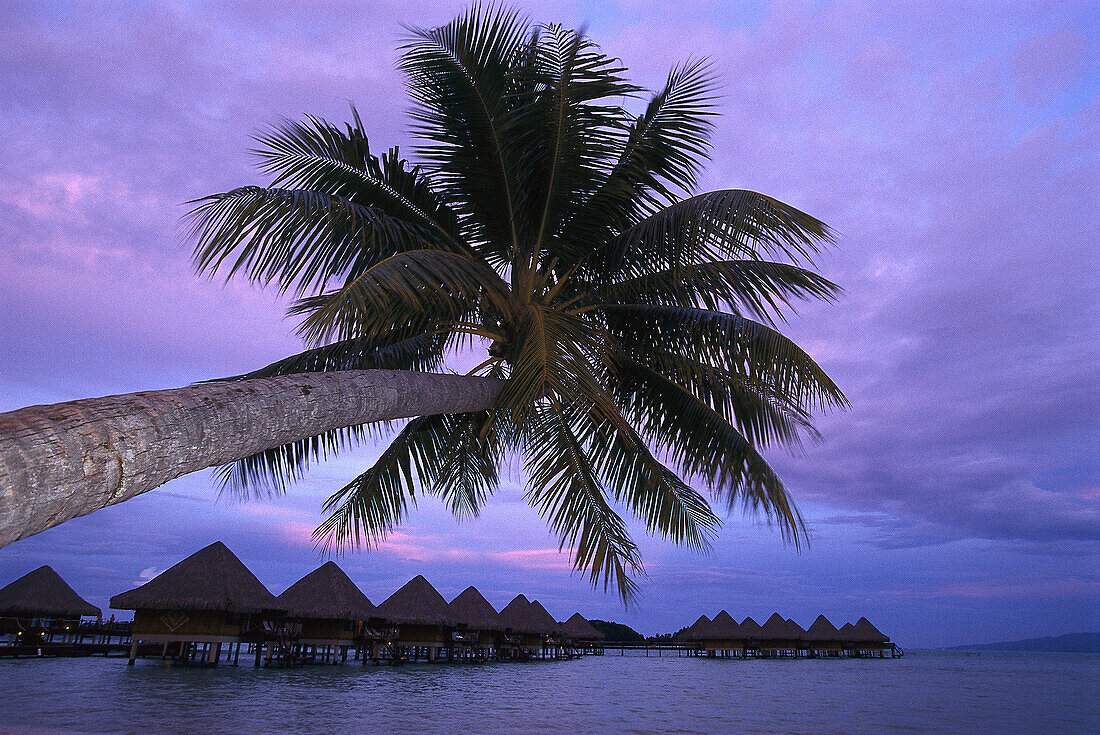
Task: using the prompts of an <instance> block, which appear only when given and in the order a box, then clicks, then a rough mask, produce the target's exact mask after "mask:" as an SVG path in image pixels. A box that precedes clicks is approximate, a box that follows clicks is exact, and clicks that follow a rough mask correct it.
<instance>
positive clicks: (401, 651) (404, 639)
mask: <svg viewBox="0 0 1100 735" xmlns="http://www.w3.org/2000/svg"><path fill="white" fill-rule="evenodd" d="M378 617H380V618H382V619H383V620H385V621H386V623H388V624H389V625H390V626H392V627H395V628H396V630H395V631H393V632H392V633H391V637H392V640H391V644H392V646H395V647H396V651H395V652H394V653H395V654H396V656H395V658H396V657H401V658H403V657H405V656H411V657H412V658H413V659H416V658H419V656H420V655H421V654H423V655H424V656H425V657H426V658H427V660H428V661H435V660H436V659H437V658H438V657H439V653H440V651H441V650H442V649H443V648H444V647H445V646H449V645H450V643H451V638H450V629H452V628H454V627H455V626H454V616H453V614H452V613H451V608H450V606H448V605H447V601H446V600H444V599H443V596H442V595H440V594H439V592H437V591H436V589H435V587H432V586H431V584H429V583H428V580H426V579H424V577H423V576H422V575H419V574H418V575H416V576H415V577H413V578H412V579H410V580H409V581H408V582H406V583H405V586H403V587H402V588H401V589H399V590H397V591H396V592H394V593H393V594H392V595H390V596H389V597H388V598H386V600H385V602H383V603H382V604H381V605H379V606H378ZM391 655H392V654H391Z"/></svg>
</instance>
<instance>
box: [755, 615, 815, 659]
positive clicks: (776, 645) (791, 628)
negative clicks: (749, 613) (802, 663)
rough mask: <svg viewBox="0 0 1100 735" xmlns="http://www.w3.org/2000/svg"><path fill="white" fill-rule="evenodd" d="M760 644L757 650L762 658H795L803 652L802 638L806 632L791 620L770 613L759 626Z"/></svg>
mask: <svg viewBox="0 0 1100 735" xmlns="http://www.w3.org/2000/svg"><path fill="white" fill-rule="evenodd" d="M760 631H761V632H760V643H759V646H758V647H757V650H758V651H759V652H760V654H761V655H763V656H768V657H777V656H784V657H787V656H797V655H798V654H799V651H801V650H803V648H804V646H803V643H802V636H803V634H804V633H805V632H806V631H804V630H802V627H801V626H799V625H798V623H796V622H794V621H793V620H789V619H786V618H784V617H783V616H782V615H780V614H779V613H772V615H771V617H770V618H768V619H767V620H766V621H764V624H763V625H762V626H760Z"/></svg>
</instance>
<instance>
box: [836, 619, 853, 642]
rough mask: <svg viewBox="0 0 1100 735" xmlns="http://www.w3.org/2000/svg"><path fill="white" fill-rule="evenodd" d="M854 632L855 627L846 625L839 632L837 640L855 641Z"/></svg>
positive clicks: (849, 624)
mask: <svg viewBox="0 0 1100 735" xmlns="http://www.w3.org/2000/svg"><path fill="white" fill-rule="evenodd" d="M854 631H855V627H854V626H853V625H852V624H851V623H845V624H844V625H842V626H840V630H838V631H837V638H838V640H842V641H854V640H855V638H853V637H852V634H853V632H854Z"/></svg>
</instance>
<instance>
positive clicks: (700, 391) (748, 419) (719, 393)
mask: <svg viewBox="0 0 1100 735" xmlns="http://www.w3.org/2000/svg"><path fill="white" fill-rule="evenodd" d="M624 359H630V360H633V361H636V362H638V363H641V364H643V365H645V366H646V367H648V368H650V369H651V370H653V371H655V372H657V373H659V374H660V375H661V376H663V377H664V378H666V379H668V380H670V381H672V382H674V383H676V384H677V385H679V386H681V387H682V388H684V390H687V391H689V392H690V393H691V394H692V395H694V396H695V397H696V398H698V399H699V400H700V401H702V402H703V403H705V404H707V405H708V406H710V407H711V408H712V409H713V410H714V411H715V413H717V414H718V415H719V416H721V417H722V418H723V419H724V420H725V421H727V422H729V423H731V424H734V425H735V426H737V429H738V431H740V432H741V433H742V434H744V435H745V436H746V437H747V438H748V439H749V441H751V442H752V443H753V445H754V446H757V447H768V446H773V445H784V446H787V447H790V448H792V449H796V448H799V447H801V446H802V437H803V435H806V436H809V437H810V438H812V439H818V438H820V435H819V434H818V432H817V430H816V429H815V428H814V427H813V425H812V424H811V423H810V414H809V412H808V411H806V410H805V409H803V408H802V407H801V406H799V405H797V404H796V403H793V402H792V401H790V400H789V399H788V397H787V396H785V395H782V394H781V393H778V392H777V391H775V390H774V388H772V387H771V386H770V385H768V384H767V383H765V382H764V381H762V380H760V379H758V378H755V377H753V376H751V375H747V374H744V373H742V374H737V373H734V372H731V371H729V370H726V369H724V368H721V367H716V366H714V365H711V364H709V363H707V362H705V361H704V360H703V359H693V358H692V357H689V356H687V355H683V354H680V353H674V352H669V351H667V350H657V349H650V350H644V351H630V352H625V351H621V350H616V351H614V352H613V356H612V361H613V362H615V363H620V364H621V362H622V361H623V360H624ZM612 379H614V378H612Z"/></svg>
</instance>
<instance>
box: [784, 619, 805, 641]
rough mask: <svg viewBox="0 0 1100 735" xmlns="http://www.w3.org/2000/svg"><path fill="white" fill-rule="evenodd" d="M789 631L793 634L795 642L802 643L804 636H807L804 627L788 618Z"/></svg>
mask: <svg viewBox="0 0 1100 735" xmlns="http://www.w3.org/2000/svg"><path fill="white" fill-rule="evenodd" d="M787 630H789V631H790V632H791V635H792V636H793V637H794V640H796V641H800V640H802V638H803V636H805V635H806V631H804V630H803V629H802V626H801V625H799V624H798V623H796V622H794V618H787Z"/></svg>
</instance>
